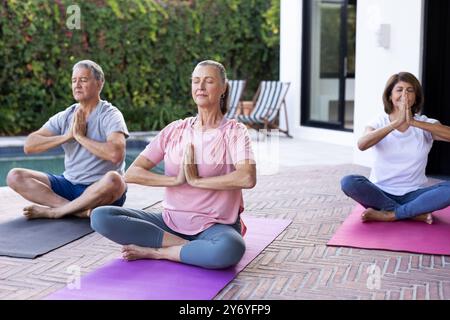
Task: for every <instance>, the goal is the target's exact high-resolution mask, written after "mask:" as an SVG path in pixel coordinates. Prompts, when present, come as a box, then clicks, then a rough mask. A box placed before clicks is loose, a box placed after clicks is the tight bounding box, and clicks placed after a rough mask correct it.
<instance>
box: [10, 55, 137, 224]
mask: <svg viewBox="0 0 450 320" xmlns="http://www.w3.org/2000/svg"><path fill="white" fill-rule="evenodd" d="M103 84H104V74H103V71H102V69H101V67H100V66H99V65H97V64H96V63H95V62H93V61H90V60H83V61H80V62H78V63H77V64H75V66H74V67H73V72H72V93H73V96H74V98H75V100H76V101H77V102H78V103H76V104H74V105H72V106H70V107H69V108H67V109H66V110H64V111H61V112H59V113H57V114H56V115H54V116H52V117H51V118H50V119H49V120H48V121H47V122H46V123H45V124H44V125H43V126H42V128H40V129H39V130H38V131H35V132H33V133H31V134H30V135H29V136H28V137H27V140H26V142H25V146H24V150H25V153H27V154H28V153H38V152H43V151H46V150H48V149H51V148H54V147H57V146H62V148H63V149H64V153H65V157H64V166H65V170H64V173H63V174H62V175H53V174H50V173H42V172H38V171H33V170H28V169H21V168H15V169H12V170H11V171H10V172H9V174H8V177H7V183H8V185H9V186H10V187H11V188H12V189H14V190H15V191H16V192H18V193H19V194H21V195H22V196H23V197H24V198H26V199H27V200H29V201H32V202H34V203H37V204H38V205H31V206H28V207H26V208H24V215H25V216H26V217H27V218H30V219H33V218H61V217H63V216H66V215H70V214H73V215H77V216H80V217H88V216H89V215H90V211H91V210H92V209H93V208H95V207H97V206H101V205H111V204H112V205H117V206H122V205H123V203H124V202H125V195H126V189H127V187H126V183H125V182H124V180H123V178H122V175H123V173H124V169H125V139H126V138H127V137H128V130H127V126H126V124H125V120H124V118H123V116H122V113H121V112H120V111H119V110H118V109H117V108H116V107H114V106H113V105H111V103H109V102H107V101H104V100H101V99H100V92H101V90H102V88H103Z"/></svg>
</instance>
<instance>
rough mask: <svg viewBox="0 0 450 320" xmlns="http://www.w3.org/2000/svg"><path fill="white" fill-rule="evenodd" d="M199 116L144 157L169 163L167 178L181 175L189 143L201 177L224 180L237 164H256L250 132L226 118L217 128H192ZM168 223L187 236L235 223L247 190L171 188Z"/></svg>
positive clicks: (163, 136)
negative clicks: (182, 163)
mask: <svg viewBox="0 0 450 320" xmlns="http://www.w3.org/2000/svg"><path fill="white" fill-rule="evenodd" d="M195 120H196V118H195V117H190V118H187V119H184V120H177V121H174V122H172V123H171V124H169V125H168V126H167V127H165V128H164V129H163V130H162V131H161V132H160V133H159V134H158V135H157V137H156V138H155V139H154V140H153V141H151V142H150V143H149V144H148V145H147V147H146V148H145V149H144V151H142V153H141V155H142V156H144V157H145V158H147V159H148V160H150V161H151V162H153V163H155V164H157V163H159V162H160V161H161V160H164V170H165V175H166V176H172V177H173V176H177V175H178V172H179V170H180V164H181V162H182V160H183V159H182V158H183V155H184V149H185V147H186V146H187V145H188V144H189V143H192V144H193V145H194V150H195V162H196V164H197V168H198V173H199V175H200V177H205V178H206V177H214V176H223V175H226V174H228V173H230V172H233V171H235V167H234V164H236V163H237V162H239V161H242V160H247V159H248V160H252V161H254V156H253V151H252V148H251V140H250V137H249V135H248V131H247V128H246V127H245V126H244V125H243V124H241V123H238V122H236V121H235V120H229V119H226V118H225V117H224V118H223V120H222V122H221V123H220V125H219V127H218V128H217V129H213V130H208V131H204V132H202V131H200V130H196V129H194V128H193V124H194V122H195ZM163 207H164V210H163V219H164V222H165V223H166V224H167V226H168V227H169V228H171V229H172V230H174V231H177V232H179V233H182V234H187V235H193V234H197V233H199V232H201V231H203V230H205V229H207V228H208V227H210V226H211V225H213V224H216V223H221V224H233V223H235V222H236V220H237V218H238V215H239V214H240V213H241V212H242V211H243V210H244V205H243V199H242V190H241V189H234V190H210V189H200V188H194V187H192V186H190V185H189V184H187V183H185V184H183V185H180V186H176V187H167V188H166V190H165V195H164V200H163Z"/></svg>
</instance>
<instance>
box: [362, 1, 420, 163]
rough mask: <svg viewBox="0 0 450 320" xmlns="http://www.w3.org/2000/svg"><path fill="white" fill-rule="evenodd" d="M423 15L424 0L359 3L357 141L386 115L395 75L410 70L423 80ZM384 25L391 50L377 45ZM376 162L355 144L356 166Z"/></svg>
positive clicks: (369, 153) (369, 152)
mask: <svg viewBox="0 0 450 320" xmlns="http://www.w3.org/2000/svg"><path fill="white" fill-rule="evenodd" d="M422 13H423V4H422V0H358V9H357V27H356V77H355V81H356V83H355V131H354V132H355V141H356V139H357V138H358V137H360V136H361V134H362V133H363V132H364V130H365V126H366V124H367V123H368V122H370V121H371V120H372V119H373V118H375V117H376V116H377V115H378V114H380V113H382V112H383V101H382V94H383V90H384V86H385V84H386V81H387V80H388V78H389V77H390V76H391V75H392V74H394V73H397V72H400V71H408V72H411V73H413V74H414V75H415V76H416V77H418V78H419V79H420V77H421V70H422V30H423V27H422V26H423V22H422V16H423V14H422ZM380 24H388V25H390V41H389V48H387V49H386V48H383V47H380V46H378V45H377V29H378V28H379V26H380ZM355 144H356V143H355ZM372 160H373V159H372V153H371V151H370V150H368V151H364V152H361V151H359V150H358V148H357V147H356V145H355V152H354V162H355V163H357V164H361V165H365V166H371V165H372Z"/></svg>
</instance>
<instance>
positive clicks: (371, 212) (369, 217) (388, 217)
mask: <svg viewBox="0 0 450 320" xmlns="http://www.w3.org/2000/svg"><path fill="white" fill-rule="evenodd" d="M361 219H362V221H363V222H366V221H385V222H391V221H395V214H394V212H393V211H378V210H375V209H372V208H369V209H366V210H364V212H363V213H362V214H361Z"/></svg>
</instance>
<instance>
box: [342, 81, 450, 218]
mask: <svg viewBox="0 0 450 320" xmlns="http://www.w3.org/2000/svg"><path fill="white" fill-rule="evenodd" d="M423 101H424V99H423V90H422V86H421V85H420V83H419V81H418V80H417V78H416V77H415V76H414V75H412V74H411V73H408V72H400V73H398V74H394V75H393V76H391V77H390V78H389V80H388V82H387V84H386V88H385V90H384V93H383V103H384V111H385V113H384V114H382V115H380V116H379V117H378V118H377V119H376V120H375V121H373V122H371V123H369V124H368V126H367V127H366V130H365V132H364V135H363V136H362V137H361V138H360V139H359V140H358V148H359V149H360V150H361V151H364V150H367V149H369V148H371V147H373V148H374V153H375V162H374V166H373V168H372V172H371V175H370V178H369V179H367V178H365V177H363V176H359V175H350V176H346V177H344V178H343V179H342V180H341V186H342V191H344V193H345V194H346V195H348V196H349V197H351V198H352V199H354V200H355V201H357V202H358V203H360V204H361V205H363V206H364V207H365V208H366V210H365V211H364V212H363V214H362V216H361V218H362V220H363V221H396V220H401V219H408V218H413V219H415V220H421V221H425V222H427V223H429V224H431V223H432V222H433V217H432V215H431V213H432V212H433V211H436V210H439V209H443V208H446V207H447V206H449V205H450V182H442V183H439V184H436V185H434V186H431V187H425V184H426V183H427V177H426V176H425V167H426V165H427V160H428V153H429V152H430V149H431V147H432V145H433V141H434V140H440V141H447V142H450V127H448V126H445V125H442V124H441V123H440V122H439V121H437V120H435V119H430V118H427V117H426V116H424V115H421V114H420V113H421V110H422V106H423Z"/></svg>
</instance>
